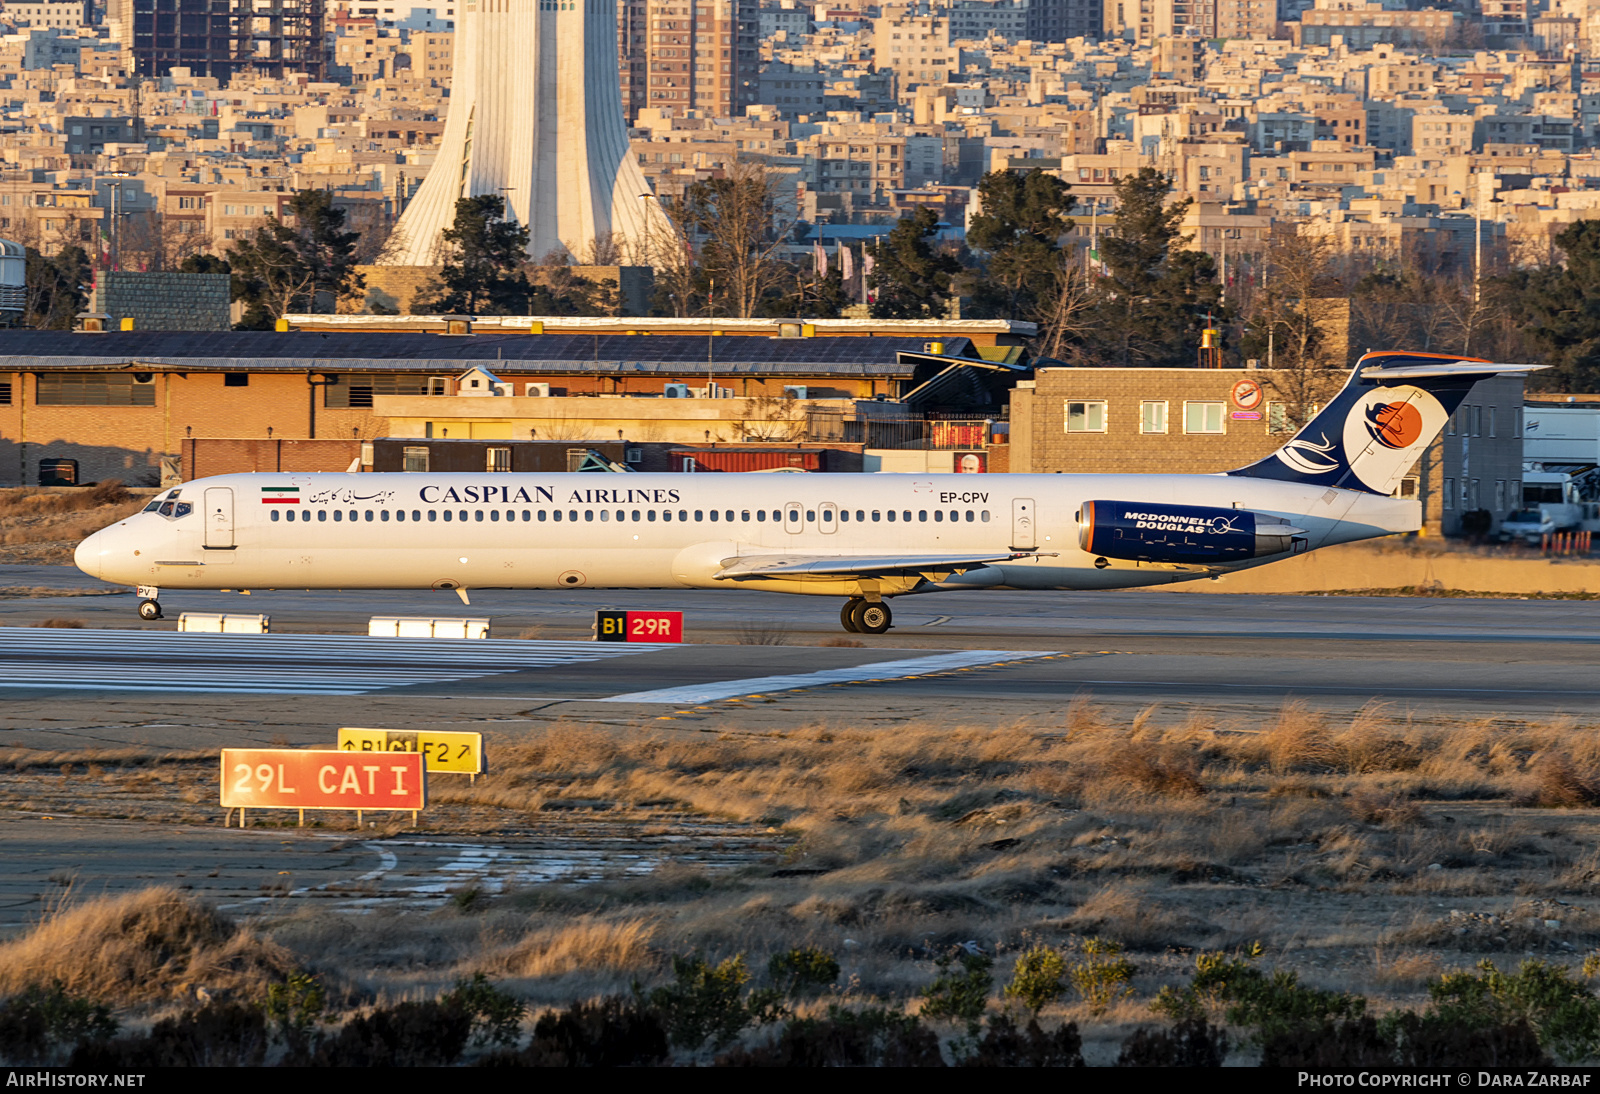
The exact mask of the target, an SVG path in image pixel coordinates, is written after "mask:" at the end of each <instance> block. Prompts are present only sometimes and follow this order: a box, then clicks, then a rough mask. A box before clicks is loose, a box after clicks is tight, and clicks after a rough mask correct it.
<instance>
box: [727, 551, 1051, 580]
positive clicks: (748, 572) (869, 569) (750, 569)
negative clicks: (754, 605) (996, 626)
mask: <svg viewBox="0 0 1600 1094" xmlns="http://www.w3.org/2000/svg"><path fill="white" fill-rule="evenodd" d="M1044 555H1050V556H1054V555H1055V552H1054V551H1005V552H999V553H994V554H972V555H959V554H948V555H873V556H866V555H798V554H765V555H741V556H738V557H735V558H725V559H723V560H722V569H720V570H718V571H717V572H716V573H715V574H714V575H712V576H714V577H716V578H719V579H721V580H727V581H736V580H738V579H740V578H748V577H788V578H807V577H876V576H883V575H888V574H906V573H929V572H933V573H962V572H965V571H967V570H976V569H978V568H979V567H982V566H987V565H989V564H990V563H992V562H1015V561H1016V560H1017V559H1021V558H1039V557H1041V556H1044Z"/></svg>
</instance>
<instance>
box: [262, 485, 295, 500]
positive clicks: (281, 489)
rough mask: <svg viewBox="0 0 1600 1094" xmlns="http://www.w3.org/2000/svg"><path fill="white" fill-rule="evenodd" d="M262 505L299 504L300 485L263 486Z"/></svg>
mask: <svg viewBox="0 0 1600 1094" xmlns="http://www.w3.org/2000/svg"><path fill="white" fill-rule="evenodd" d="M261 504H262V505H299V504H300V488H299V487H298V486H263V487H262V488H261Z"/></svg>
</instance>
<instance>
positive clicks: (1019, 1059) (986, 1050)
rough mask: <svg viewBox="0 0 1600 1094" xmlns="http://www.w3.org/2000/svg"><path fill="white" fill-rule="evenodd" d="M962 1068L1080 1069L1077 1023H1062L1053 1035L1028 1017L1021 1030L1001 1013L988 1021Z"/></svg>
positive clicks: (1081, 1058)
mask: <svg viewBox="0 0 1600 1094" xmlns="http://www.w3.org/2000/svg"><path fill="white" fill-rule="evenodd" d="M961 1066H962V1067H1082V1066H1083V1038H1082V1037H1081V1036H1079V1034H1078V1023H1076V1022H1066V1023H1063V1024H1062V1025H1060V1026H1057V1027H1056V1030H1055V1032H1054V1033H1046V1032H1045V1031H1044V1030H1043V1029H1041V1028H1039V1020H1038V1019H1037V1018H1031V1019H1029V1020H1028V1026H1027V1028H1026V1029H1024V1030H1020V1031H1019V1030H1018V1029H1017V1027H1016V1023H1014V1022H1012V1020H1011V1019H1010V1018H1009V1017H1007V1016H1006V1015H1004V1014H1000V1015H996V1016H995V1017H993V1018H991V1019H989V1028H988V1029H987V1030H985V1031H984V1034H983V1037H982V1038H981V1039H980V1040H979V1041H978V1042H977V1043H976V1045H975V1046H974V1048H973V1052H972V1054H971V1055H970V1056H968V1057H966V1058H965V1059H964V1060H962V1061H961Z"/></svg>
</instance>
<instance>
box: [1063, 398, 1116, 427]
mask: <svg viewBox="0 0 1600 1094" xmlns="http://www.w3.org/2000/svg"><path fill="white" fill-rule="evenodd" d="M1105 431H1106V404H1105V403H1078V402H1069V403H1067V432H1068V433H1104V432H1105Z"/></svg>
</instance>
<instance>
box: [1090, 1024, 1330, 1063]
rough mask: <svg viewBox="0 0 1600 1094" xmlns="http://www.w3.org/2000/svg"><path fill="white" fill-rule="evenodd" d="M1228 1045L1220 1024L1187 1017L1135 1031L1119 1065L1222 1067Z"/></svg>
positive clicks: (1120, 1056)
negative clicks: (1167, 1027)
mask: <svg viewBox="0 0 1600 1094" xmlns="http://www.w3.org/2000/svg"><path fill="white" fill-rule="evenodd" d="M1228 1047H1229V1046H1228V1035H1227V1034H1226V1033H1224V1032H1223V1031H1222V1030H1221V1029H1220V1028H1219V1027H1217V1026H1214V1025H1212V1024H1211V1023H1209V1022H1207V1021H1206V1020H1205V1019H1204V1018H1185V1019H1183V1021H1181V1022H1179V1023H1177V1024H1176V1025H1174V1026H1173V1027H1172V1028H1171V1029H1170V1030H1167V1029H1157V1030H1147V1029H1144V1028H1142V1027H1141V1028H1139V1029H1136V1030H1134V1031H1133V1034H1132V1035H1131V1036H1130V1037H1129V1038H1128V1039H1127V1040H1126V1041H1124V1042H1122V1051H1121V1052H1120V1053H1119V1054H1118V1055H1117V1066H1118V1067H1221V1066H1222V1061H1223V1060H1224V1059H1226V1058H1227V1055H1228ZM1352 1066H1353V1065H1352Z"/></svg>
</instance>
